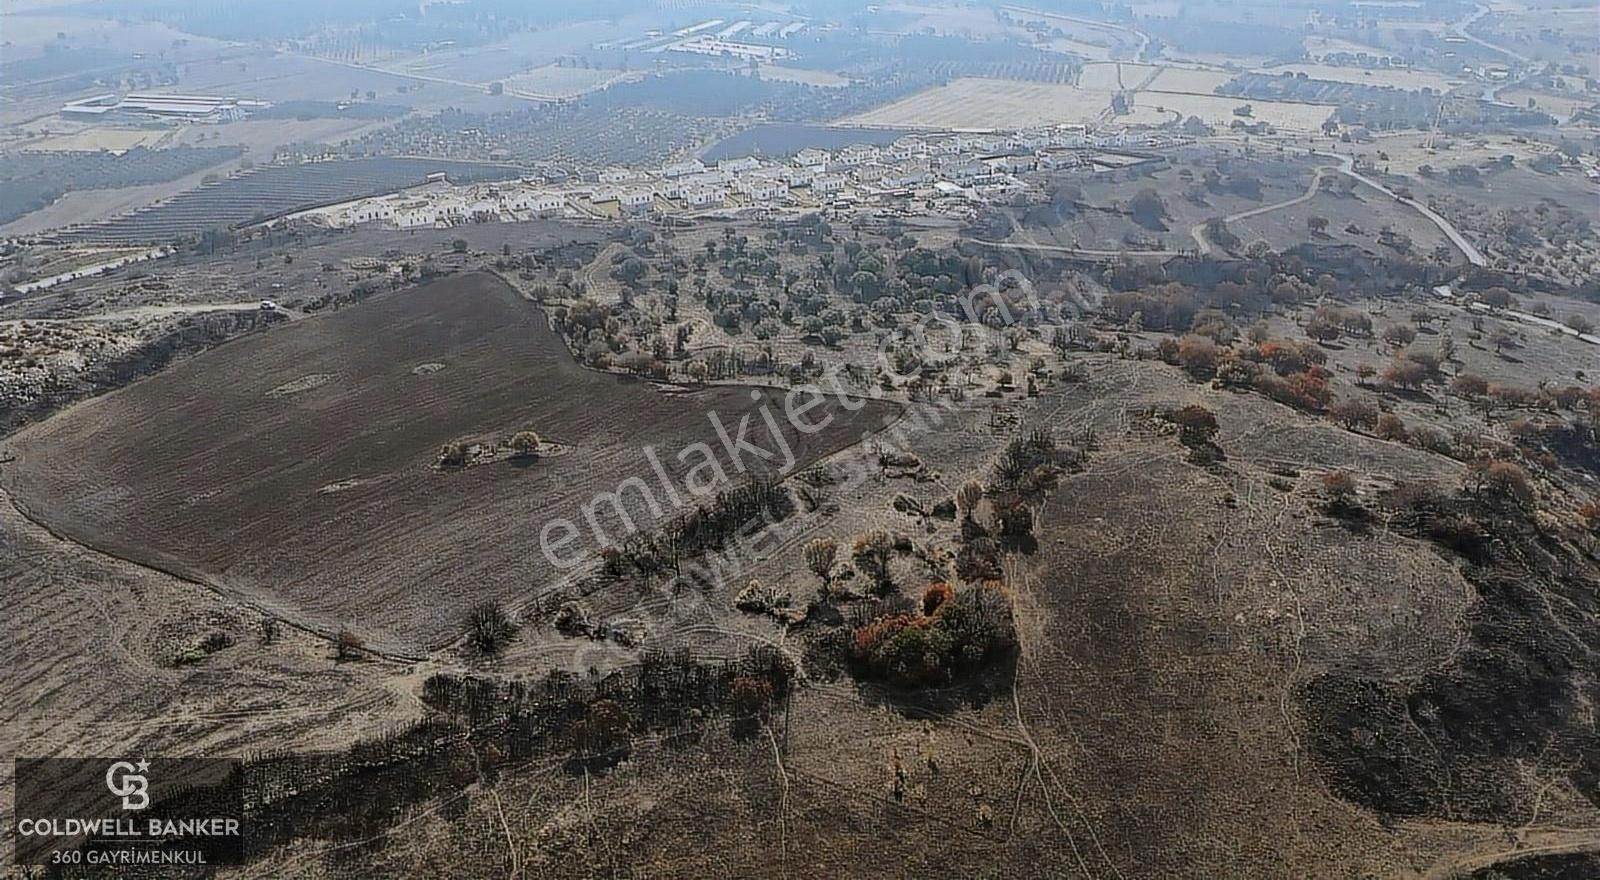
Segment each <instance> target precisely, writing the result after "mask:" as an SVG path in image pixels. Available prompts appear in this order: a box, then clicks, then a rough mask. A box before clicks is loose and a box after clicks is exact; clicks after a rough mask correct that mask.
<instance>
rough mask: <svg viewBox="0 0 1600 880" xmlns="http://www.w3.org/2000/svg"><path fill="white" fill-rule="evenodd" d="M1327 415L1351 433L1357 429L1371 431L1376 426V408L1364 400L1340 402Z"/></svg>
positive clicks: (1352, 399) (1353, 399)
mask: <svg viewBox="0 0 1600 880" xmlns="http://www.w3.org/2000/svg"><path fill="white" fill-rule="evenodd" d="M1328 413H1329V414H1330V415H1332V416H1333V417H1334V418H1335V419H1338V420H1339V421H1340V422H1341V423H1342V424H1343V425H1344V426H1345V427H1346V428H1349V429H1350V430H1352V431H1354V430H1355V429H1357V428H1368V429H1371V428H1373V427H1374V426H1376V425H1377V424H1378V408H1377V407H1376V406H1374V405H1372V404H1371V403H1369V402H1367V401H1365V400H1357V399H1355V398H1350V399H1348V400H1341V401H1339V402H1338V403H1336V404H1334V405H1333V407H1332V408H1331V409H1329V410H1328Z"/></svg>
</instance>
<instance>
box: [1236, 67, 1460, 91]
mask: <svg viewBox="0 0 1600 880" xmlns="http://www.w3.org/2000/svg"><path fill="white" fill-rule="evenodd" d="M1261 72H1262V73H1269V74H1273V75H1278V74H1284V73H1303V74H1305V75H1306V76H1307V77H1310V78H1311V79H1326V80H1332V81H1334V82H1347V83H1356V84H1358V85H1363V86H1394V87H1395V88H1397V89H1407V90H1415V89H1420V88H1423V87H1424V86H1426V87H1427V88H1430V89H1433V90H1434V91H1436V92H1445V91H1449V89H1450V87H1451V86H1455V85H1460V84H1461V83H1464V82H1467V81H1468V80H1467V79H1466V78H1464V77H1447V76H1445V75H1444V74H1442V73H1439V72H1437V71H1433V70H1410V69H1406V68H1394V67H1391V68H1380V69H1377V70H1367V69H1365V68H1360V67H1336V66H1333V65H1330V64H1285V65H1283V66H1281V67H1269V68H1266V69H1264V70H1262V71H1261Z"/></svg>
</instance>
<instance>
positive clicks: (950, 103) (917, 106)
mask: <svg viewBox="0 0 1600 880" xmlns="http://www.w3.org/2000/svg"><path fill="white" fill-rule="evenodd" d="M1109 106H1111V92H1110V91H1107V90H1098V91H1097V90H1093V89H1081V88H1078V87H1077V86H1064V85H1047V84H1044V83H1025V82H1015V81H1011V80H998V79H958V80H955V81H954V82H951V83H950V84H949V85H945V86H938V87H935V88H932V89H929V90H927V91H925V92H919V93H917V94H915V95H912V96H911V97H909V98H906V99H905V100H903V101H897V102H895V103H893V104H889V105H887V106H884V107H878V108H876V109H873V110H869V111H867V112H866V113H861V114H858V115H856V116H851V117H849V118H847V119H842V120H839V122H840V123H842V124H846V125H865V126H882V127H885V128H932V129H942V128H997V129H1006V128H1027V127H1029V126H1034V125H1046V124H1049V123H1053V122H1087V121H1090V120H1093V119H1094V118H1096V117H1097V116H1099V115H1100V112H1101V111H1102V110H1105V109H1106V108H1108V107H1109Z"/></svg>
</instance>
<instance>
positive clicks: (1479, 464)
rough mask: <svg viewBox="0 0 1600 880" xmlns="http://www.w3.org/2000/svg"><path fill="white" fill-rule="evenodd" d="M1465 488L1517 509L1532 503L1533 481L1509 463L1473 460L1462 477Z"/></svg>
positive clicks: (1515, 465)
mask: <svg viewBox="0 0 1600 880" xmlns="http://www.w3.org/2000/svg"><path fill="white" fill-rule="evenodd" d="M1462 480H1463V482H1464V483H1465V484H1466V488H1467V489H1469V490H1471V491H1473V492H1478V493H1480V494H1483V495H1487V496H1489V497H1491V498H1497V499H1504V500H1507V501H1511V502H1513V503H1515V504H1516V505H1518V506H1519V507H1526V506H1528V505H1530V504H1532V503H1533V500H1534V493H1533V480H1532V478H1531V477H1529V476H1528V472H1527V471H1526V470H1524V469H1523V468H1522V466H1521V465H1519V464H1516V463H1515V462H1510V461H1493V460H1486V459H1481V458H1480V459H1475V460H1473V461H1472V462H1471V463H1469V464H1468V465H1467V472H1466V474H1465V475H1464V476H1463V477H1462Z"/></svg>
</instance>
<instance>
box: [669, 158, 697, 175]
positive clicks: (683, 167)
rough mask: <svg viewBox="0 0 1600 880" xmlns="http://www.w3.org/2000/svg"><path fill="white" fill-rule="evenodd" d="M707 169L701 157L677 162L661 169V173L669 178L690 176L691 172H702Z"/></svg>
mask: <svg viewBox="0 0 1600 880" xmlns="http://www.w3.org/2000/svg"><path fill="white" fill-rule="evenodd" d="M705 170H706V163H704V162H702V161H700V160H699V159H690V160H689V161H687V162H676V163H674V164H672V165H668V166H667V167H665V168H663V169H661V174H662V176H664V177H668V178H678V177H688V176H689V175H691V174H701V173H704V172H705Z"/></svg>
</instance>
